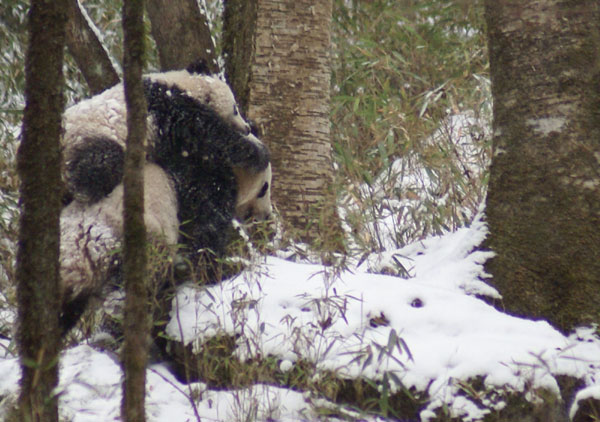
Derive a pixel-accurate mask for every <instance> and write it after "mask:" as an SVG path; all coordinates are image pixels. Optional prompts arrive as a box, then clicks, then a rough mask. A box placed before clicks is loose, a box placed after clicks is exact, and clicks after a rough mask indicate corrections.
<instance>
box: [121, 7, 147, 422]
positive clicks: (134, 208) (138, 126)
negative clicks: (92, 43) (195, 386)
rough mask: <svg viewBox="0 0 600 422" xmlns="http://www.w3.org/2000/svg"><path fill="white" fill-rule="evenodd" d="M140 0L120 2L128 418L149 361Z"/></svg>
mask: <svg viewBox="0 0 600 422" xmlns="http://www.w3.org/2000/svg"><path fill="white" fill-rule="evenodd" d="M143 14H144V1H143V0H125V2H124V3H123V34H124V57H123V70H124V88H125V101H126V103H127V148H126V151H125V168H124V175H123V188H124V199H123V201H124V206H123V220H124V259H123V266H124V268H123V270H124V277H125V309H124V317H123V333H124V337H125V341H124V344H123V356H122V360H123V372H124V373H125V377H124V381H123V401H122V408H121V416H122V418H123V420H124V421H127V422H143V421H145V420H146V416H145V410H144V403H145V394H146V364H147V361H148V356H147V355H148V337H149V331H150V326H149V321H148V319H149V318H148V315H149V312H148V301H149V299H148V289H147V287H146V275H147V274H146V266H147V248H146V227H145V224H144V180H143V172H142V171H143V167H144V163H145V147H144V145H145V137H146V114H147V107H146V99H145V97H144V88H143V84H142V70H143V67H144V61H143V59H144V21H143Z"/></svg>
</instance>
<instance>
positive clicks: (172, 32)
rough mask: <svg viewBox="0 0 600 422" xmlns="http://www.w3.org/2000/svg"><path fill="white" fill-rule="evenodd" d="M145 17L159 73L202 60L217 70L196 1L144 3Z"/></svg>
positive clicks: (166, 0)
mask: <svg viewBox="0 0 600 422" xmlns="http://www.w3.org/2000/svg"><path fill="white" fill-rule="evenodd" d="M147 9H148V17H149V18H150V22H151V24H152V37H153V38H154V40H155V41H156V46H157V48H158V57H159V60H160V68H161V69H162V70H174V69H185V68H186V67H187V66H188V65H189V64H191V63H193V62H195V61H197V60H200V59H204V60H205V61H206V64H207V66H208V68H209V70H210V71H211V72H213V73H217V72H218V71H219V65H218V64H217V55H216V52H215V45H214V43H213V40H212V37H211V34H210V29H209V27H208V21H207V19H206V16H204V15H203V14H202V13H201V11H200V8H199V7H198V2H197V1H196V0H148V6H147Z"/></svg>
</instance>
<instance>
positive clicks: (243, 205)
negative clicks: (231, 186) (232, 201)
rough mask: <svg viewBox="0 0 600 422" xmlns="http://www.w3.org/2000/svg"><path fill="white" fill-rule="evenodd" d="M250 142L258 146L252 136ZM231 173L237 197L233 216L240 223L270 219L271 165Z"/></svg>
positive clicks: (258, 141)
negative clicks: (236, 188)
mask: <svg viewBox="0 0 600 422" xmlns="http://www.w3.org/2000/svg"><path fill="white" fill-rule="evenodd" d="M247 138H248V139H249V140H250V141H252V142H254V143H257V144H260V145H261V146H263V144H262V142H261V141H260V140H258V138H256V137H255V136H254V135H252V134H249V135H248V137H247ZM233 173H234V175H235V179H236V182H237V185H238V195H237V201H236V207H235V216H236V218H237V219H238V220H240V221H242V222H243V221H246V220H249V219H251V218H253V219H255V220H259V221H260V220H267V219H269V217H271V213H272V211H273V207H272V205H271V163H269V162H267V165H266V167H264V168H262V169H260V168H259V169H254V168H241V167H234V168H233Z"/></svg>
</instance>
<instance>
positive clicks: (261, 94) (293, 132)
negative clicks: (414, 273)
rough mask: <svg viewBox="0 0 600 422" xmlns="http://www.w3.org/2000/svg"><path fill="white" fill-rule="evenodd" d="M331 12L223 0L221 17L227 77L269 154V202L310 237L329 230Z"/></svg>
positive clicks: (281, 1)
mask: <svg viewBox="0 0 600 422" xmlns="http://www.w3.org/2000/svg"><path fill="white" fill-rule="evenodd" d="M241 13H247V15H242V14H241ZM331 13H332V3H331V1H330V0H321V1H317V2H315V1H308V0H271V1H268V0H264V1H262V0H261V1H257V0H253V1H249V2H245V1H241V0H227V1H226V2H225V12H224V16H225V17H224V19H225V21H224V25H225V32H226V36H225V38H224V51H225V53H226V60H227V65H226V66H227V67H226V68H227V71H228V74H227V76H228V80H229V81H230V82H231V83H232V85H233V87H234V89H235V91H236V94H237V95H238V99H239V100H240V103H241V104H242V105H243V108H244V109H245V112H246V115H247V116H248V117H249V118H250V119H251V120H253V121H254V122H255V124H256V125H257V126H258V128H259V130H260V132H261V134H262V138H263V140H264V141H266V143H267V144H268V146H269V148H270V149H271V153H272V163H273V180H274V181H275V183H276V184H277V188H276V189H274V190H273V195H274V202H275V203H276V204H277V207H278V210H279V212H280V213H281V215H282V217H283V218H284V220H285V221H287V222H288V223H291V225H292V226H293V227H295V228H296V229H298V230H300V231H301V232H302V233H303V234H304V236H305V237H306V238H307V239H310V240H316V239H317V238H318V237H319V236H320V233H319V228H321V229H323V228H326V227H335V226H336V224H332V220H333V219H334V218H335V212H334V210H333V208H334V207H333V206H332V207H330V208H328V207H326V206H324V205H325V201H326V198H327V197H328V195H327V191H328V188H329V186H330V185H331V183H332V181H333V166H332V158H331V139H330V121H329V106H330V95H329V88H330V87H329V84H330V74H331V66H330V26H331ZM253 20H254V22H253ZM250 55H251V59H249V58H248V57H249V56H250ZM245 63H249V64H250V66H248V65H245ZM319 226H320V227H319Z"/></svg>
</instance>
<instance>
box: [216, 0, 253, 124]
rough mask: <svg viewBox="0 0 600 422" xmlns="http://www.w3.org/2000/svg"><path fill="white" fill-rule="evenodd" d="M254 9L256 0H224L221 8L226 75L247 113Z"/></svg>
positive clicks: (245, 113)
mask: <svg viewBox="0 0 600 422" xmlns="http://www.w3.org/2000/svg"><path fill="white" fill-rule="evenodd" d="M256 13H257V0H249V1H243V0H225V6H224V8H223V55H224V57H225V77H226V79H227V83H228V84H229V86H231V89H232V90H233V92H234V93H235V96H236V100H237V102H238V105H239V107H240V110H241V111H242V114H243V115H245V116H247V115H248V107H249V99H250V79H251V76H252V62H253V59H254V42H255V38H256Z"/></svg>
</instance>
